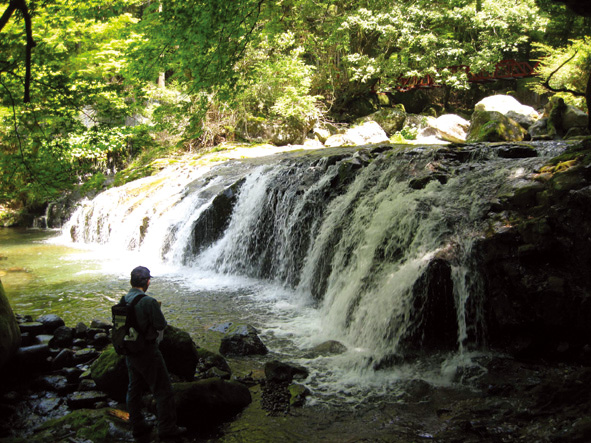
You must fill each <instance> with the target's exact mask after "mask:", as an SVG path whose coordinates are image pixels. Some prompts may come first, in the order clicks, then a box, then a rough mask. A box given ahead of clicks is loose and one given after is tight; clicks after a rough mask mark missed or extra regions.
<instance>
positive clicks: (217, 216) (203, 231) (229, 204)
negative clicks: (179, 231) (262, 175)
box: [193, 180, 244, 254]
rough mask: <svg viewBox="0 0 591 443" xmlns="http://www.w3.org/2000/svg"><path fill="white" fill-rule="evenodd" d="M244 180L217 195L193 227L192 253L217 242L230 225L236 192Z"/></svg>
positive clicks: (196, 252)
mask: <svg viewBox="0 0 591 443" xmlns="http://www.w3.org/2000/svg"><path fill="white" fill-rule="evenodd" d="M243 183H244V180H240V181H238V182H236V183H234V184H233V185H232V186H230V187H229V188H227V189H224V190H223V191H222V192H221V193H220V194H218V195H217V196H216V197H215V198H214V199H213V202H212V203H211V206H209V207H208V208H207V209H206V210H205V211H203V214H201V216H200V217H199V218H198V219H197V221H196V222H195V225H194V227H193V253H194V254H198V253H199V252H201V251H203V250H204V249H205V248H207V247H208V246H210V245H211V244H213V243H214V242H215V241H216V240H218V239H219V238H220V237H221V236H222V234H223V233H224V231H225V230H226V228H227V227H228V225H229V223H230V218H231V217H232V211H233V209H234V205H235V204H236V201H237V199H238V192H239V191H240V187H241V186H242V184H243Z"/></svg>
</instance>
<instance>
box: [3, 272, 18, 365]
mask: <svg viewBox="0 0 591 443" xmlns="http://www.w3.org/2000/svg"><path fill="white" fill-rule="evenodd" d="M20 341H21V333H20V330H19V327H18V324H17V322H16V319H15V317H14V313H13V312H12V308H11V307H10V304H9V303H8V299H7V298H6V295H5V294H4V287H3V286H2V281H0V369H1V368H2V366H4V364H5V363H6V362H7V361H8V360H9V359H11V358H12V357H13V356H14V354H15V353H16V350H17V349H18V347H19V346H20Z"/></svg>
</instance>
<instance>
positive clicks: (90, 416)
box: [27, 408, 133, 443]
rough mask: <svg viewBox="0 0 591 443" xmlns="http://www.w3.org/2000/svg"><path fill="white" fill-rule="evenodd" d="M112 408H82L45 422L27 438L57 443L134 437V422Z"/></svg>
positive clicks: (107, 442) (99, 442)
mask: <svg viewBox="0 0 591 443" xmlns="http://www.w3.org/2000/svg"><path fill="white" fill-rule="evenodd" d="M109 411H110V409H107V408H104V409H96V410H95V409H79V410H77V411H74V412H72V413H70V414H68V415H65V416H63V417H61V418H58V419H53V420H48V421H46V422H45V423H43V424H42V425H41V426H39V428H37V430H36V431H35V434H33V435H32V436H31V437H30V438H29V439H28V440H27V441H29V442H34V443H56V442H72V441H77V442H78V441H79V442H82V441H91V442H93V443H111V442H114V441H132V440H133V438H132V436H131V432H130V426H129V424H127V423H126V422H124V421H123V420H121V419H119V418H116V417H115V416H113V415H111V414H110V413H109Z"/></svg>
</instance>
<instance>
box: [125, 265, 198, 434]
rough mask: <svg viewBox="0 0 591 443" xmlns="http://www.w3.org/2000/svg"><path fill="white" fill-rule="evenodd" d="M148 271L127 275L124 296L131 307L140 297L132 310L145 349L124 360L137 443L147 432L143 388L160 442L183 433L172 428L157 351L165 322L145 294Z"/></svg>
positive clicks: (168, 387) (169, 396) (168, 388)
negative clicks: (153, 403)
mask: <svg viewBox="0 0 591 443" xmlns="http://www.w3.org/2000/svg"><path fill="white" fill-rule="evenodd" d="M151 278H152V276H151V275H150V270H149V269H148V268H145V267H143V266H138V267H137V268H134V269H133V271H131V280H130V284H131V289H130V290H129V292H128V293H127V295H125V302H126V303H128V304H129V303H131V302H132V301H133V299H134V298H135V297H137V296H140V295H143V296H142V298H141V300H140V301H139V302H138V303H137V304H136V306H135V314H136V320H137V326H138V328H139V332H140V333H141V334H142V335H143V336H144V338H145V340H146V342H147V346H146V348H145V349H144V350H142V351H140V352H138V353H135V354H132V355H128V356H126V362H127V370H128V373H129V386H128V388H127V409H128V411H129V420H130V422H131V425H132V428H133V436H134V437H135V439H136V440H138V441H141V440H143V439H145V438H147V437H149V435H150V432H151V429H150V426H148V425H147V424H146V422H145V421H144V416H143V414H142V394H143V387H144V386H145V385H146V384H147V385H148V387H149V388H150V391H151V392H152V395H153V396H154V398H155V400H156V409H157V418H158V435H159V437H160V438H163V439H166V438H176V437H179V436H180V435H181V434H182V433H184V432H185V431H186V429H185V428H181V427H178V426H177V424H176V408H175V404H174V396H173V391H172V384H171V382H170V376H169V374H168V370H167V368H166V364H165V362H164V358H163V357H162V354H161V353H160V350H159V349H158V345H159V343H160V340H161V339H162V335H163V332H164V328H165V327H166V319H165V318H164V315H163V314H162V310H161V309H160V303H159V302H158V301H156V300H155V299H154V298H152V297H150V296H149V295H145V292H146V291H147V290H148V287H149V286H150V279H151Z"/></svg>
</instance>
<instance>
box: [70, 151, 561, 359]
mask: <svg viewBox="0 0 591 443" xmlns="http://www.w3.org/2000/svg"><path fill="white" fill-rule="evenodd" d="M503 149H505V148H504V147H499V146H497V147H485V146H468V147H464V148H435V147H431V148H430V147H417V148H415V149H413V150H410V151H396V150H395V149H392V148H391V147H388V146H383V147H373V148H365V149H357V150H354V149H350V150H346V149H342V150H339V151H337V152H336V153H335V151H328V150H327V151H325V152H315V153H310V154H309V155H305V156H302V155H301V154H300V155H292V156H288V157H287V158H286V157H281V159H276V158H273V157H270V158H269V159H267V160H266V161H257V162H248V161H241V162H234V163H231V164H227V165H224V166H221V167H215V168H212V169H211V170H207V169H205V168H198V169H194V170H191V171H179V170H178V169H177V170H174V171H173V173H169V172H163V173H161V174H159V175H156V176H155V177H152V178H149V179H144V180H143V181H138V182H134V183H130V184H129V185H126V186H124V187H121V188H115V189H112V190H109V191H106V192H104V193H102V194H100V195H99V196H98V197H96V198H95V199H94V200H93V201H88V202H85V203H84V204H82V205H81V206H80V208H79V209H78V210H77V212H76V213H75V214H74V216H73V217H72V219H71V220H70V222H69V224H68V225H67V226H66V227H65V229H64V232H65V235H70V234H71V235H72V238H73V239H74V240H75V241H78V242H86V243H99V244H108V245H110V247H111V248H115V249H117V248H119V250H123V249H134V250H137V251H139V252H140V253H141V254H142V255H145V256H151V257H154V256H155V257H160V259H161V260H162V262H163V263H165V264H166V265H168V266H169V268H170V269H178V268H183V269H191V270H192V271H193V272H199V271H200V270H201V271H203V272H209V273H212V272H213V273H218V274H224V275H234V274H239V275H244V276H247V277H250V278H254V279H258V280H264V281H271V282H273V283H274V284H279V285H281V286H283V287H284V288H287V291H288V292H289V294H290V296H292V297H298V298H299V299H300V300H304V301H307V303H308V308H307V309H304V308H302V309H301V310H300V312H299V313H298V314H294V315H300V316H305V315H308V314H309V313H310V312H313V314H312V315H313V316H315V318H316V319H317V321H316V323H315V324H314V325H307V326H309V327H310V329H309V330H307V331H302V330H299V331H298V330H297V328H295V329H294V330H291V331H289V333H286V335H289V336H290V337H292V339H291V342H292V343H295V345H293V346H295V347H296V348H297V347H299V348H306V347H309V346H312V345H315V344H318V343H320V342H322V341H324V340H330V339H335V340H339V341H341V342H342V343H344V344H345V345H346V346H347V347H348V348H349V351H348V352H347V353H346V354H345V355H343V356H338V357H334V359H335V362H338V363H335V364H338V365H339V366H348V367H349V368H357V369H361V370H362V371H366V370H368V368H369V370H371V368H374V369H375V368H382V367H385V366H388V364H389V363H390V364H391V363H392V362H396V361H398V360H396V359H397V357H398V356H401V355H403V354H404V353H406V352H409V350H410V351H412V352H417V351H420V350H421V349H422V348H423V346H426V347H428V346H432V347H433V348H434V349H437V348H438V347H439V346H440V345H442V344H443V345H444V348H445V347H446V346H447V349H449V342H448V343H443V342H442V341H441V339H442V338H444V337H445V334H446V333H447V332H448V331H447V330H449V328H453V331H452V332H453V338H452V342H453V343H452V344H453V346H452V348H453V349H451V350H454V349H455V350H460V351H462V350H463V349H464V347H465V346H468V345H470V344H478V343H482V340H483V338H484V333H483V330H482V327H483V322H482V318H481V316H482V312H481V309H480V303H481V300H480V299H479V296H480V294H479V293H480V290H481V289H480V281H479V279H478V275H477V272H476V271H475V268H476V267H475V264H474V257H473V254H472V244H473V242H474V241H475V239H477V238H479V237H481V236H482V235H483V232H484V230H485V229H486V227H487V223H489V221H488V219H487V214H488V212H489V211H490V207H491V204H492V202H494V200H495V199H496V198H497V196H498V195H500V194H502V193H504V192H509V191H510V190H511V189H514V188H516V187H519V186H521V185H522V184H523V183H527V180H525V177H526V176H527V175H528V174H530V173H531V172H532V171H534V170H535V169H536V168H539V167H540V166H541V165H542V164H543V162H544V157H545V156H547V155H550V154H554V155H556V154H557V153H558V152H560V151H561V150H562V149H564V147H563V146H556V145H553V144H548V145H539V146H538V147H537V156H535V157H534V156H531V155H528V156H526V157H527V158H518V159H515V158H503V157H500V156H499V155H498V153H499V152H503ZM534 152H535V151H533V150H530V154H531V153H534ZM505 157H514V156H513V155H508V156H505ZM231 186H235V187H238V188H240V190H239V192H238V194H237V196H235V199H234V200H231V199H228V200H227V203H226V206H227V205H230V209H231V210H230V212H229V213H228V214H230V213H231V216H228V217H229V218H228V219H227V220H225V222H224V223H221V224H219V223H218V224H219V226H222V227H223V229H221V228H219V227H218V229H217V231H216V232H214V233H213V234H211V235H210V237H209V241H208V242H207V243H203V244H198V243H199V240H198V239H199V238H201V237H202V236H201V233H200V232H197V231H199V230H200V229H203V226H209V225H208V224H207V223H205V221H204V218H205V217H210V218H211V217H212V210H211V208H212V207H213V206H215V205H214V201H215V198H216V197H217V196H219V195H220V193H222V192H223V191H224V190H228V189H229V188H230V187H231ZM214 213H215V211H214ZM214 215H215V214H214ZM216 216H217V217H218V218H219V216H220V213H219V211H218V213H217V215H216ZM206 221H207V220H206ZM200 236H201V237H200ZM433 299H436V303H435V302H433ZM433 303H435V304H433ZM449 309H451V310H452V311H453V313H452V314H451V315H448V316H447V317H446V318H443V317H445V316H446V315H447V313H446V312H443V311H441V312H432V311H434V310H444V311H445V310H449ZM270 315H272V314H270ZM421 316H424V318H418V317H421ZM451 317H453V318H451ZM292 320H293V319H288V320H286V321H284V319H280V320H274V319H272V318H269V319H267V321H266V322H263V323H266V324H264V325H263V329H264V328H265V327H266V328H267V329H268V330H269V331H274V333H276V332H277V331H278V330H279V329H281V328H282V327H283V328H285V329H289V328H290V326H289V325H288V324H292V325H293V323H294V322H293V321H292ZM280 321H284V324H283V325H282V326H277V322H280ZM290 322H291V323H290ZM296 323H297V322H296ZM298 324H299V325H300V326H299V327H300V328H301V327H302V325H303V324H306V322H305V320H304V321H300V322H299V323H298ZM429 328H435V329H436V330H435V331H430V330H429ZM437 328H446V330H440V331H438V330H437ZM298 334H300V335H301V336H300V337H298ZM438 335H440V336H441V337H438ZM438 340H439V341H438ZM278 351H279V350H278ZM279 352H280V351H279Z"/></svg>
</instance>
